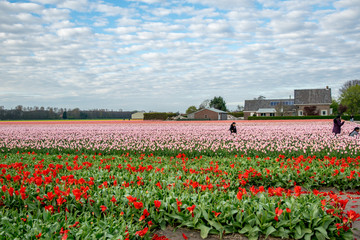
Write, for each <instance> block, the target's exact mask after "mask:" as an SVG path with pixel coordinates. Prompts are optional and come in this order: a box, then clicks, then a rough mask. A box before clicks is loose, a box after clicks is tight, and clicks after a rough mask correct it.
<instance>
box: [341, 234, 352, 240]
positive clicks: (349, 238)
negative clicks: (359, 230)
mask: <svg viewBox="0 0 360 240" xmlns="http://www.w3.org/2000/svg"><path fill="white" fill-rule="evenodd" d="M341 236H342V237H343V239H344V240H353V239H354V234H353V233H352V232H345V233H344V234H342V235H341Z"/></svg>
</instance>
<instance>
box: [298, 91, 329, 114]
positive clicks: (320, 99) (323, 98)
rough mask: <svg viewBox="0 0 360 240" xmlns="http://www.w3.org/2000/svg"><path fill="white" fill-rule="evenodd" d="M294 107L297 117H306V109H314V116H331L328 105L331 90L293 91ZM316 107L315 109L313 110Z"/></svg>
mask: <svg viewBox="0 0 360 240" xmlns="http://www.w3.org/2000/svg"><path fill="white" fill-rule="evenodd" d="M294 96H295V103H294V104H295V106H296V107H297V115H298V116H304V115H306V112H307V111H308V110H307V109H309V108H314V109H313V111H314V112H316V113H317V114H316V115H321V116H327V115H330V114H332V109H330V105H331V102H332V99H331V89H330V88H328V87H327V88H324V89H297V90H295V94H294ZM315 107H316V108H315Z"/></svg>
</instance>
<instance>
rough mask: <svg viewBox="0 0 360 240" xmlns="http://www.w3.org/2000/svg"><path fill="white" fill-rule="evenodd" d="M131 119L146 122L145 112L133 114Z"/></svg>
mask: <svg viewBox="0 0 360 240" xmlns="http://www.w3.org/2000/svg"><path fill="white" fill-rule="evenodd" d="M131 119H132V120H144V112H143V111H140V112H135V113H133V114H131Z"/></svg>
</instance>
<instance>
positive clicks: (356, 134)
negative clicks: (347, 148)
mask: <svg viewBox="0 0 360 240" xmlns="http://www.w3.org/2000/svg"><path fill="white" fill-rule="evenodd" d="M349 136H350V137H355V136H359V127H356V128H354V130H353V131H352V132H351V133H350V134H349Z"/></svg>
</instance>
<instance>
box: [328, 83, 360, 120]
mask: <svg viewBox="0 0 360 240" xmlns="http://www.w3.org/2000/svg"><path fill="white" fill-rule="evenodd" d="M339 95H340V96H339V98H338V99H332V104H331V105H330V107H331V108H332V109H333V113H334V114H339V115H343V114H347V115H359V114H360V80H357V79H356V80H349V81H347V82H345V83H344V84H343V86H342V87H341V88H340V89H339Z"/></svg>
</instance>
